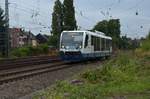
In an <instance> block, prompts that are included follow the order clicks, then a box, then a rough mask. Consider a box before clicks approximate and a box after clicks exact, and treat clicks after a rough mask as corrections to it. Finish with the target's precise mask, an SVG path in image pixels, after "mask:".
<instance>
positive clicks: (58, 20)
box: [49, 0, 77, 47]
mask: <svg viewBox="0 0 150 99" xmlns="http://www.w3.org/2000/svg"><path fill="white" fill-rule="evenodd" d="M53 10H54V12H53V13H52V26H51V27H52V36H51V37H50V40H49V44H50V45H52V46H56V47H58V44H59V37H60V34H61V32H62V31H63V30H75V29H77V25H76V19H75V10H74V6H73V0H64V2H63V4H62V3H61V2H60V0H56V1H55V5H54V9H53Z"/></svg>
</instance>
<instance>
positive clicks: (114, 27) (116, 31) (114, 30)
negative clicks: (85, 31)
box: [92, 19, 121, 48]
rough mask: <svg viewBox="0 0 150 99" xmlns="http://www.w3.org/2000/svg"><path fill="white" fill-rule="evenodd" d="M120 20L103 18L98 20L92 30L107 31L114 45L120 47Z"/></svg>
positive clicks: (106, 33)
mask: <svg viewBox="0 0 150 99" xmlns="http://www.w3.org/2000/svg"><path fill="white" fill-rule="evenodd" d="M120 27H121V25H120V20H119V19H111V20H109V21H106V20H103V21H100V22H98V23H97V24H96V25H95V26H94V28H93V29H92V30H97V31H101V32H103V33H105V35H107V36H111V37H112V39H113V46H114V47H118V48H120V40H121V38H120V33H121V31H120Z"/></svg>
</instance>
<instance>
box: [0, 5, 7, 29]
mask: <svg viewBox="0 0 150 99" xmlns="http://www.w3.org/2000/svg"><path fill="white" fill-rule="evenodd" d="M5 24H6V21H5V16H4V11H3V9H2V8H0V30H4V29H5Z"/></svg>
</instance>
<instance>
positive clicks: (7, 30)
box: [5, 0, 10, 57]
mask: <svg viewBox="0 0 150 99" xmlns="http://www.w3.org/2000/svg"><path fill="white" fill-rule="evenodd" d="M5 17H6V39H5V56H6V57H8V56H9V47H10V36H9V3H8V0H5Z"/></svg>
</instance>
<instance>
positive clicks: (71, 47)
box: [60, 31, 83, 62]
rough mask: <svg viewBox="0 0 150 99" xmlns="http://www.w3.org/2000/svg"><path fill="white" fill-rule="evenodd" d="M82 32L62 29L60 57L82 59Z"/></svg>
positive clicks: (72, 59) (65, 59) (71, 59)
mask: <svg viewBox="0 0 150 99" xmlns="http://www.w3.org/2000/svg"><path fill="white" fill-rule="evenodd" d="M82 46H83V32H77V31H72V32H71V31H64V32H62V34H61V37H60V57H61V59H62V60H64V61H70V62H74V61H80V60H82V58H83V57H82V53H81V50H82Z"/></svg>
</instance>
